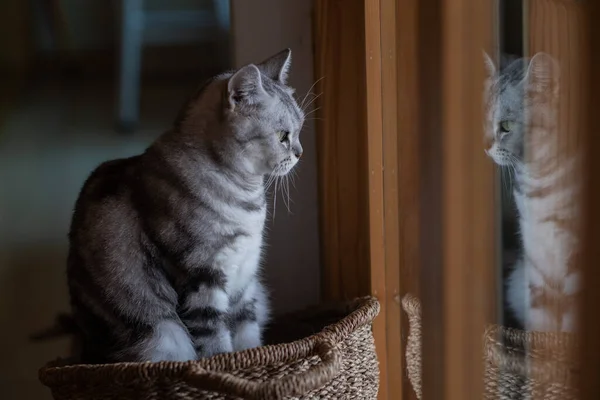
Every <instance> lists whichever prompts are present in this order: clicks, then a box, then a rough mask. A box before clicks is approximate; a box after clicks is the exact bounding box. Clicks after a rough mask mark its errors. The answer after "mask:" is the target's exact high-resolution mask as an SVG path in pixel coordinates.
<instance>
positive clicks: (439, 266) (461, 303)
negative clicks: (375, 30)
mask: <svg viewBox="0 0 600 400" xmlns="http://www.w3.org/2000/svg"><path fill="white" fill-rule="evenodd" d="M420 6H421V10H420V11H421V12H420V15H421V19H420V21H419V23H420V24H422V25H421V27H422V29H421V30H420V32H419V33H420V35H421V40H420V53H419V65H420V66H422V67H424V68H421V69H420V71H421V74H422V76H421V79H420V80H419V82H420V93H421V101H420V102H419V106H420V110H419V112H420V116H421V117H420V129H419V133H420V135H421V138H422V141H423V142H422V146H421V150H422V152H421V155H422V160H421V166H422V168H423V169H424V173H423V175H422V178H421V179H422V188H423V190H422V196H423V197H422V203H421V204H422V207H423V208H422V210H421V215H422V221H421V238H422V239H423V242H422V243H421V245H422V246H421V249H422V260H423V261H422V268H423V271H421V279H422V280H421V298H422V303H423V332H424V336H423V356H424V359H423V362H424V365H423V389H424V393H423V396H424V398H428V399H442V398H443V399H450V400H453V399H457V400H458V399H461V400H464V399H481V391H482V382H483V381H482V374H481V372H482V371H481V370H482V368H481V357H482V355H481V337H482V334H483V330H484V327H485V325H486V324H487V323H489V322H493V321H494V320H495V319H494V310H495V298H496V293H495V290H494V288H495V285H494V277H495V263H494V261H495V258H494V253H495V249H494V244H495V240H494V233H495V227H494V198H495V196H494V174H493V165H492V164H491V162H490V161H489V160H488V159H486V157H485V154H484V152H483V145H482V141H483V139H482V138H483V132H482V123H481V121H482V106H481V100H482V93H483V63H482V62H481V49H482V48H486V49H489V48H490V44H491V43H490V39H491V37H492V27H493V26H494V24H493V19H492V13H491V1H487V0H486V1H481V0H460V1H458V0H430V1H421V2H420ZM431 30H433V32H431ZM436 86H437V92H436ZM431 197H433V198H431Z"/></svg>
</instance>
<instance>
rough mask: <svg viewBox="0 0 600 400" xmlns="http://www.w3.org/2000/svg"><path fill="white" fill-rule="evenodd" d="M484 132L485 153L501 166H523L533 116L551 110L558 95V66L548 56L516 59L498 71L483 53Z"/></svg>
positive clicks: (538, 54)
mask: <svg viewBox="0 0 600 400" xmlns="http://www.w3.org/2000/svg"><path fill="white" fill-rule="evenodd" d="M484 58H485V67H486V73H487V76H486V81H485V86H484V87H485V92H484V132H485V139H486V153H487V154H488V155H489V156H490V157H491V158H492V159H493V160H494V162H495V163H496V164H498V165H501V166H519V165H521V164H522V163H523V154H524V145H525V143H526V140H525V136H526V134H527V130H528V127H529V118H530V116H531V115H532V114H533V113H536V112H537V113H539V112H545V111H546V109H548V108H549V107H552V106H553V105H552V104H551V99H554V98H556V97H557V96H558V66H557V63H556V61H555V60H554V59H553V58H552V57H551V56H549V55H548V54H545V53H537V54H536V55H535V56H533V57H532V58H531V60H530V61H529V62H528V61H527V60H526V59H522V58H521V59H517V60H514V61H512V62H510V63H509V64H508V65H507V66H506V67H505V68H503V69H502V70H500V71H498V70H497V69H496V66H495V65H494V62H493V61H492V60H491V58H490V57H489V56H488V55H487V54H485V53H484Z"/></svg>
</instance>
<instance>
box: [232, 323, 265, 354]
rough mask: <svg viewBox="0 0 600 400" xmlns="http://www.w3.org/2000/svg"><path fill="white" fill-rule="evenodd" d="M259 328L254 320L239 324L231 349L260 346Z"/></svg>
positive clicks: (237, 349)
mask: <svg viewBox="0 0 600 400" xmlns="http://www.w3.org/2000/svg"><path fill="white" fill-rule="evenodd" d="M261 344H262V341H261V329H260V326H259V325H258V323H256V322H244V323H242V324H240V325H239V326H238V327H237V329H236V332H235V335H234V337H233V349H234V350H235V351H241V350H246V349H253V348H255V347H259V346H261Z"/></svg>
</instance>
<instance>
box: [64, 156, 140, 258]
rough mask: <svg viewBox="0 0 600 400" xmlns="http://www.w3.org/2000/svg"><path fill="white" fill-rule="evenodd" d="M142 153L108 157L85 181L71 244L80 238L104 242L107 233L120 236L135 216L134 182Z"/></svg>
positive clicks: (76, 243) (70, 236) (70, 234)
mask: <svg viewBox="0 0 600 400" xmlns="http://www.w3.org/2000/svg"><path fill="white" fill-rule="evenodd" d="M139 163H140V156H134V157H129V158H121V159H115V160H110V161H106V162H104V163H102V164H100V165H99V166H98V167H97V168H96V169H95V170H94V171H93V172H92V173H91V174H90V176H89V177H88V178H87V180H86V181H85V183H84V185H83V188H82V189H81V192H80V193H79V197H78V198H77V201H76V203H75V210H74V213H73V218H72V221H71V229H70V233H69V238H70V241H71V245H72V246H73V245H78V244H79V241H80V240H85V242H87V243H89V241H90V240H93V239H96V240H99V241H100V242H99V243H102V242H103V239H104V238H103V237H94V235H101V236H105V235H111V236H115V237H116V236H119V232H120V231H121V230H122V229H123V228H125V227H127V226H129V227H131V222H132V221H131V219H132V218H133V216H134V213H133V204H132V186H133V183H134V180H135V176H136V171H137V169H138V165H139Z"/></svg>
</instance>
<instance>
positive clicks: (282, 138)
mask: <svg viewBox="0 0 600 400" xmlns="http://www.w3.org/2000/svg"><path fill="white" fill-rule="evenodd" d="M289 135H290V133H289V132H288V131H278V132H277V138H278V139H279V141H280V142H281V143H283V142H285V141H286V140H287V138H288V136H289Z"/></svg>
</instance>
